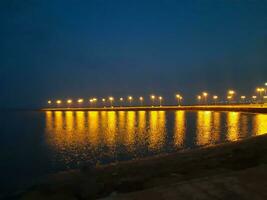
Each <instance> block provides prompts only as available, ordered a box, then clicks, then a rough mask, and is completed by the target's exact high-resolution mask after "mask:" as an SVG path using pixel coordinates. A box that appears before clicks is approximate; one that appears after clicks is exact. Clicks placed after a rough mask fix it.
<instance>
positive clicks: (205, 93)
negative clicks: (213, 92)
mask: <svg viewBox="0 0 267 200" xmlns="http://www.w3.org/2000/svg"><path fill="white" fill-rule="evenodd" d="M202 94H203V96H204V99H205V103H207V96H208V93H207V92H203V93H202Z"/></svg>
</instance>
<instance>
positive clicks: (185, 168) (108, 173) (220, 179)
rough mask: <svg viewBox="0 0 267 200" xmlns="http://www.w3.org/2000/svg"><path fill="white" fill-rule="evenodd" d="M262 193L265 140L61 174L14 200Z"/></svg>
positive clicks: (266, 180)
mask: <svg viewBox="0 0 267 200" xmlns="http://www.w3.org/2000/svg"><path fill="white" fill-rule="evenodd" d="M203 187H204V190H203ZM179 188H180V189H179ZM181 188H184V189H182V190H181ZM201 188H202V189H201ZM205 188H206V189H205ZM264 188H267V135H262V136H257V137H253V138H249V139H245V140H242V141H236V142H232V143H227V144H221V145H218V146H213V147H206V148H202V149H196V150H187V151H184V152H178V153H174V154H169V155H160V156H156V157H151V158H147V159H142V160H133V161H127V162H119V163H115V164H111V165H106V166H97V167H96V168H87V167H84V168H82V169H77V170H71V171H64V172H61V173H57V174H53V175H50V176H49V177H48V178H47V179H46V180H43V181H42V182H41V183H39V184H38V185H36V186H34V187H32V188H30V189H29V190H27V191H25V192H23V193H21V194H20V195H19V196H16V198H21V199H97V198H104V199H144V198H147V199H225V198H230V197H232V198H230V199H252V198H253V199H267V198H266V197H267V191H266V190H265V189H264ZM214 196H216V198H214Z"/></svg>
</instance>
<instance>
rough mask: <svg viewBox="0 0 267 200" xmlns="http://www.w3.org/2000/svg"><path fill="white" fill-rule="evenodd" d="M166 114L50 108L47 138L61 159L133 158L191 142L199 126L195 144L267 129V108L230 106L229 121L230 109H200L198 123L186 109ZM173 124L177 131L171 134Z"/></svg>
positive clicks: (67, 160)
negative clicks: (250, 110)
mask: <svg viewBox="0 0 267 200" xmlns="http://www.w3.org/2000/svg"><path fill="white" fill-rule="evenodd" d="M166 115H167V112H164V111H151V112H147V111H138V112H136V111H119V112H115V111H101V112H97V111H90V112H83V111H65V112H61V111H54V112H52V111H47V112H46V113H45V117H46V126H45V127H46V141H47V143H48V144H49V146H50V147H51V148H52V149H54V150H55V152H54V153H55V154H56V153H59V154H61V155H60V156H61V158H60V159H61V160H64V162H65V163H69V162H70V161H71V160H73V159H76V160H80V159H86V160H90V159H91V160H93V159H95V160H97V159H101V158H103V157H105V159H108V158H111V159H115V157H114V155H121V154H123V155H124V156H127V157H129V158H130V157H131V156H132V157H133V156H135V157H136V156H138V155H140V154H141V155H146V153H147V152H149V153H148V154H151V153H156V152H166V151H169V150H171V151H174V150H177V149H179V148H187V146H186V145H185V139H189V140H188V141H190V140H191V139H192V138H186V137H189V136H190V134H187V132H188V130H190V131H191V130H192V131H193V133H194V131H195V132H196V140H195V143H194V144H190V145H191V146H189V147H197V146H203V145H214V144H216V143H218V142H225V141H235V140H238V139H240V138H245V137H248V133H252V135H253V134H254V135H261V134H264V133H267V115H266V114H256V115H251V114H250V115H249V114H243V113H242V114H240V113H238V112H227V113H226V125H225V124H224V123H225V119H224V117H223V116H224V114H222V113H220V112H210V111H199V112H197V113H196V120H197V121H196V127H191V123H188V124H187V120H192V118H193V119H194V117H195V116H194V115H186V111H176V112H175V113H174V115H169V116H168V117H170V119H171V120H173V122H174V123H168V124H167V123H166ZM173 116H174V117H173ZM171 117H173V118H171ZM191 117H192V118H191ZM186 118H188V119H187V120H186ZM251 122H252V123H251ZM170 124H173V127H170ZM250 124H251V125H250ZM166 126H167V127H166ZM167 128H168V129H167ZM167 130H168V133H170V134H171V136H172V135H173V137H167V135H166V134H167ZM172 131H173V134H172ZM225 133H226V138H224V137H223V135H224V134H225ZM166 140H167V141H166ZM170 140H171V141H170ZM165 144H170V145H169V146H167V145H165ZM171 144H173V146H171ZM166 149H167V150H166ZM126 154H127V155H126ZM124 158H125V157H124Z"/></svg>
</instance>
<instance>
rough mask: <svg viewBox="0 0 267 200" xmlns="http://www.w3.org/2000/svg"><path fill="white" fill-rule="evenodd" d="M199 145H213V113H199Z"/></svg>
mask: <svg viewBox="0 0 267 200" xmlns="http://www.w3.org/2000/svg"><path fill="white" fill-rule="evenodd" d="M196 131H197V145H199V146H202V145H209V144H210V143H211V112H210V111H198V112H197V130H196Z"/></svg>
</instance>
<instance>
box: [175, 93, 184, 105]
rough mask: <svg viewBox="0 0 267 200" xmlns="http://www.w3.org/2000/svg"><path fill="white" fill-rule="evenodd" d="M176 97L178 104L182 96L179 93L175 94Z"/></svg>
mask: <svg viewBox="0 0 267 200" xmlns="http://www.w3.org/2000/svg"><path fill="white" fill-rule="evenodd" d="M176 99H177V102H178V106H180V105H181V101H182V99H183V97H182V96H181V95H180V94H176Z"/></svg>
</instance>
